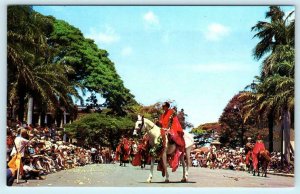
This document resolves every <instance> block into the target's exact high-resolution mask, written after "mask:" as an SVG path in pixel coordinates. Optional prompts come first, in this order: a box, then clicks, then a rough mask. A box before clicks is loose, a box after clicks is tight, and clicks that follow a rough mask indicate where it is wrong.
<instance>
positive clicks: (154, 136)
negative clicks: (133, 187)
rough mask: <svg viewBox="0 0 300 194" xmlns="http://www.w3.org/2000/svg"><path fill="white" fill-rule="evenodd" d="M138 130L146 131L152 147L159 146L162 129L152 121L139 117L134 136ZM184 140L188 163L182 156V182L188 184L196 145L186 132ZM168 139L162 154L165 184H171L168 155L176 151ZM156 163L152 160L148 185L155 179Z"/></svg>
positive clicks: (182, 155)
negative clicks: (192, 155)
mask: <svg viewBox="0 0 300 194" xmlns="http://www.w3.org/2000/svg"><path fill="white" fill-rule="evenodd" d="M138 130H140V131H142V130H144V131H145V132H146V133H147V134H148V136H149V144H150V146H151V147H153V146H155V145H157V144H159V142H158V139H159V138H160V137H161V133H160V128H159V127H158V126H156V125H155V124H154V123H153V122H152V121H150V120H149V119H146V118H144V117H141V116H140V115H138V120H137V121H136V123H135V129H134V132H133V134H134V135H135V134H137V132H138ZM183 137H184V140H185V154H186V158H187V163H185V161H184V154H181V156H180V161H181V163H182V167H183V177H182V179H181V182H187V179H188V169H189V165H190V163H191V159H190V152H191V149H192V147H193V144H194V139H193V136H192V135H191V134H189V133H187V132H185V131H184V136H183ZM165 139H166V143H165V147H164V150H163V153H162V160H163V170H164V171H165V173H166V179H165V182H169V174H168V171H167V155H168V154H173V153H174V152H175V151H176V145H175V144H170V143H168V138H165ZM154 161H155V158H154V157H152V158H151V168H150V174H149V177H148V179H147V182H148V183H151V181H152V177H153V167H154Z"/></svg>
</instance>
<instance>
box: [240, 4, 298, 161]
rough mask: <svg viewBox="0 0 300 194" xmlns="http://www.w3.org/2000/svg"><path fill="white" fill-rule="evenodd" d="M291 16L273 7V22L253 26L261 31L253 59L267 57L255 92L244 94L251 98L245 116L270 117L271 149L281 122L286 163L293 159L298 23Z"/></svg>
mask: <svg viewBox="0 0 300 194" xmlns="http://www.w3.org/2000/svg"><path fill="white" fill-rule="evenodd" d="M292 13H293V12H291V13H290V14H289V15H288V16H287V17H285V15H284V12H283V11H282V10H281V9H280V8H279V7H278V6H270V10H269V11H268V12H267V13H266V18H270V19H271V22H263V21H259V22H258V23H257V24H256V25H255V26H254V27H252V30H255V31H258V33H256V34H255V35H254V37H258V38H259V39H260V42H259V43H258V44H257V45H256V47H255V48H254V50H253V55H254V57H255V58H256V59H261V58H262V57H263V56H265V55H268V56H267V57H266V58H265V59H264V60H263V65H262V70H261V76H260V77H258V84H257V85H256V90H255V91H254V92H252V93H247V94H245V95H244V97H247V98H248V102H247V103H246V105H245V107H244V108H245V109H246V110H247V111H246V112H247V114H246V115H248V116H249V115H251V114H254V113H255V114H257V113H259V114H258V115H260V117H267V118H268V124H269V134H270V137H269V139H270V148H271V149H273V148H272V145H273V124H274V120H276V121H280V122H281V125H282V126H283V127H282V130H283V132H284V138H285V141H284V144H285V146H284V147H285V150H284V153H285V158H286V160H287V162H289V160H290V156H289V153H290V151H289V148H290V127H291V113H293V110H294V69H295V60H294V56H295V55H294V40H295V37H294V31H295V21H294V20H292V21H289V18H290V16H291V15H292ZM245 118H247V116H246V117H245Z"/></svg>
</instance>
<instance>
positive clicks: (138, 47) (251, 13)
mask: <svg viewBox="0 0 300 194" xmlns="http://www.w3.org/2000/svg"><path fill="white" fill-rule="evenodd" d="M281 8H282V9H283V10H284V11H285V12H290V11H291V10H293V9H294V7H292V6H282V7H281ZM34 9H35V10H36V11H38V12H40V13H42V14H44V15H53V16H54V17H56V18H57V19H62V20H65V21H67V22H68V23H70V24H71V25H73V26H75V27H77V28H79V29H80V30H81V31H82V32H83V34H84V36H85V37H89V38H92V39H94V40H95V42H96V44H97V45H98V46H99V48H101V49H105V50H107V51H108V52H109V55H110V59H111V60H112V61H113V62H114V63H115V66H116V69H117V71H118V73H119V75H120V76H121V78H122V80H123V81H124V84H125V86H126V87H127V88H128V89H130V91H131V93H132V94H134V95H135V98H136V100H137V101H138V102H140V103H142V104H143V105H150V104H154V103H155V102H158V101H165V100H168V99H171V100H175V103H174V105H176V106H177V107H178V108H179V109H181V108H183V109H184V110H185V112H186V113H187V114H188V120H189V121H190V122H191V123H193V124H194V125H195V126H198V125H199V124H202V123H206V122H215V121H218V119H219V117H220V115H221V114H222V111H223V109H224V108H225V106H226V104H227V103H228V101H229V100H230V99H231V98H232V97H233V96H234V95H235V94H237V93H238V92H239V91H241V90H243V89H244V88H245V86H246V85H248V84H250V83H251V82H252V80H253V77H254V76H255V75H258V74H259V69H260V64H261V61H255V60H254V59H253V56H252V49H253V48H254V47H255V45H256V44H257V42H258V40H257V39H253V35H254V34H255V32H251V27H252V26H254V25H255V24H256V23H257V22H258V21H259V20H265V13H266V11H268V6H34Z"/></svg>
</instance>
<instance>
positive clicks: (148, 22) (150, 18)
mask: <svg viewBox="0 0 300 194" xmlns="http://www.w3.org/2000/svg"><path fill="white" fill-rule="evenodd" d="M143 21H144V26H145V29H146V30H150V31H152V30H159V29H160V25H159V19H158V17H157V16H156V15H155V14H154V13H153V12H152V11H148V12H147V13H145V14H144V15H143Z"/></svg>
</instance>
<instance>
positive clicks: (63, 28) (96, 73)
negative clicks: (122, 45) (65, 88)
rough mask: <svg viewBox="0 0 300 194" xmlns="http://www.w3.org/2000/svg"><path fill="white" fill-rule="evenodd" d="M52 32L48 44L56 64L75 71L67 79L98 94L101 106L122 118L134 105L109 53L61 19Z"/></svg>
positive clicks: (132, 97)
mask: <svg viewBox="0 0 300 194" xmlns="http://www.w3.org/2000/svg"><path fill="white" fill-rule="evenodd" d="M53 22H54V31H53V32H52V33H51V36H50V38H49V42H50V43H51V45H52V46H53V47H54V48H56V50H57V51H58V52H57V53H56V57H55V62H56V63H59V64H65V65H68V66H71V67H72V68H73V69H74V70H75V71H74V72H68V77H69V79H70V80H71V81H72V82H75V83H77V85H78V86H81V87H83V88H86V89H87V90H88V91H90V92H96V93H100V94H101V96H102V97H103V98H104V99H105V103H104V104H103V106H106V107H107V108H109V109H111V110H112V113H115V114H117V115H125V114H126V111H127V110H128V109H130V106H132V105H133V104H136V101H135V100H134V96H133V95H132V94H131V93H130V90H128V89H127V88H125V86H124V83H123V81H122V80H121V78H120V76H119V75H118V73H117V72H116V69H115V66H114V63H113V62H112V61H111V60H110V59H109V58H108V52H107V51H105V50H103V49H99V48H98V47H97V45H96V44H95V43H94V41H93V40H91V39H88V38H85V37H84V36H83V34H82V32H81V31H80V30H79V29H78V28H75V27H74V26H72V25H70V24H68V23H67V22H65V21H62V20H54V21H53Z"/></svg>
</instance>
